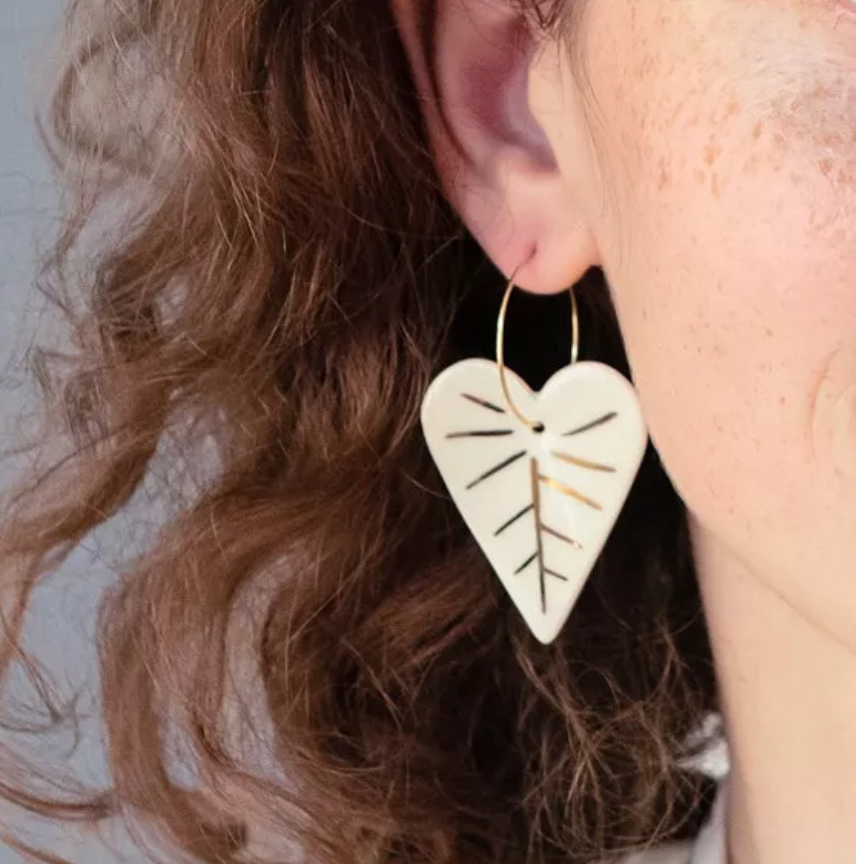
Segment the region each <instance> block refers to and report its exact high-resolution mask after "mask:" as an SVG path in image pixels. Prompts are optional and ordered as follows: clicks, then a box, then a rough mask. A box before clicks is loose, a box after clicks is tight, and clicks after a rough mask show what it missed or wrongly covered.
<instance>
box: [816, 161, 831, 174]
mask: <svg viewBox="0 0 856 864" xmlns="http://www.w3.org/2000/svg"><path fill="white" fill-rule="evenodd" d="M817 167H818V168H820V173H821V174H823V176H824V177H829V175H830V174H831V173H832V160H831V159H821V160H820V162H818V163H817Z"/></svg>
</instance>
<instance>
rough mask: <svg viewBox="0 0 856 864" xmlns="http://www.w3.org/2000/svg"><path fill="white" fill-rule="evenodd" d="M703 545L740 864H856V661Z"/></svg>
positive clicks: (766, 586)
mask: <svg viewBox="0 0 856 864" xmlns="http://www.w3.org/2000/svg"><path fill="white" fill-rule="evenodd" d="M694 540H695V547H696V560H697V563H698V570H699V579H700V582H701V589H702V594H703V595H704V601H705V608H706V612H707V617H708V623H709V627H710V633H711V639H712V642H713V651H714V656H715V658H716V663H717V668H718V675H719V679H720V688H721V693H722V701H723V711H724V715H725V721H726V728H727V730H728V737H729V745H730V750H731V762H732V775H731V781H730V793H729V812H728V814H727V825H728V837H729V848H730V850H731V859H732V860H730V861H729V864H807V862H816V861H822V862H824V864H852V862H853V861H856V656H854V653H853V652H852V651H850V650H848V649H847V648H846V647H845V646H844V645H842V644H841V642H839V641H836V640H834V639H833V638H831V637H830V636H829V635H827V634H825V633H824V632H823V631H822V630H821V629H820V628H819V627H817V626H815V625H814V624H812V623H810V622H809V621H808V620H807V619H806V618H805V617H803V616H802V615H800V614H799V613H798V612H797V611H796V610H795V609H794V608H793V607H792V606H790V605H789V604H788V603H787V602H786V600H784V599H783V598H782V597H780V596H779V595H777V594H776V593H775V592H774V591H773V590H772V588H770V584H771V583H770V581H769V580H766V579H764V578H763V576H762V575H757V574H753V573H751V572H750V571H749V570H748V568H746V567H745V566H744V565H742V564H741V563H739V562H737V561H735V560H734V559H733V558H732V557H731V556H730V555H729V554H728V553H727V552H725V551H724V550H723V549H722V548H721V547H718V546H716V544H715V543H713V542H712V541H710V540H709V539H707V538H705V537H704V536H703V535H701V534H700V532H696V536H695V538H694ZM806 578H809V579H811V578H822V574H806Z"/></svg>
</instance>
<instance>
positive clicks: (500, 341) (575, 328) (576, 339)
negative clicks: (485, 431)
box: [496, 268, 580, 429]
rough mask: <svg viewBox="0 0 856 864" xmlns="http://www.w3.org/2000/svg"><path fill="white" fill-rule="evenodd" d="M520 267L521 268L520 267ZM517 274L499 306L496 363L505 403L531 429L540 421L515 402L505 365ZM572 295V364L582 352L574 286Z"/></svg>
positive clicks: (512, 275)
mask: <svg viewBox="0 0 856 864" xmlns="http://www.w3.org/2000/svg"><path fill="white" fill-rule="evenodd" d="M518 269H519V268H518ZM516 276H517V270H515V271H514V273H512V274H511V278H510V279H509V280H508V285H507V286H506V288H505V294H504V295H503V298H502V304H501V305H500V307H499V317H498V318H497V321H496V365H497V366H498V367H499V383H500V386H501V387H502V396H503V398H504V399H505V404H506V405H507V406H508V408H509V409H510V410H511V413H512V414H514V416H515V417H517V419H518V420H519V421H520V422H521V423H523V424H524V425H526V426H528V427H529V428H530V429H535V428H536V427H537V426H539V425H540V423H539V422H538V421H537V420H530V419H529V418H528V417H527V416H526V415H525V414H523V412H522V411H521V410H520V409H519V408H518V407H517V406H516V405H515V404H514V400H513V399H512V398H511V392H510V391H509V388H508V379H507V377H506V374H505V373H506V368H507V367H506V365H505V318H506V315H507V313H508V303H509V301H510V300H511V295H512V293H513V291H514V289H515V287H516V285H515V282H514V279H515V277H516ZM568 290H569V293H570V295H571V365H572V366H573V364H574V363H576V362H577V360H578V358H579V353H580V318H579V310H578V309H577V296H576V293H575V292H574V286H573V285H572V286H571V287H570V288H569V289H568Z"/></svg>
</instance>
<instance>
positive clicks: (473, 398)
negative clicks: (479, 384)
mask: <svg viewBox="0 0 856 864" xmlns="http://www.w3.org/2000/svg"><path fill="white" fill-rule="evenodd" d="M461 396H463V397H464V399H467V400H468V401H470V402H472V403H474V404H475V405H479V406H481V407H482V408H487V409H488V411H493V412H495V413H496V414H505V408H500V407H499V405H494V404H493V402H488V401H487V399H482V398H481V397H479V396H473V395H472V393H461Z"/></svg>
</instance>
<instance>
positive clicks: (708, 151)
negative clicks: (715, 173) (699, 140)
mask: <svg viewBox="0 0 856 864" xmlns="http://www.w3.org/2000/svg"><path fill="white" fill-rule="evenodd" d="M721 152H722V148H721V147H719V146H718V145H716V144H708V145H707V147H705V148H704V161H705V162H707V164H708V165H713V163H714V162H716V160H717V159H718V158H719V154H720V153H721Z"/></svg>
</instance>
